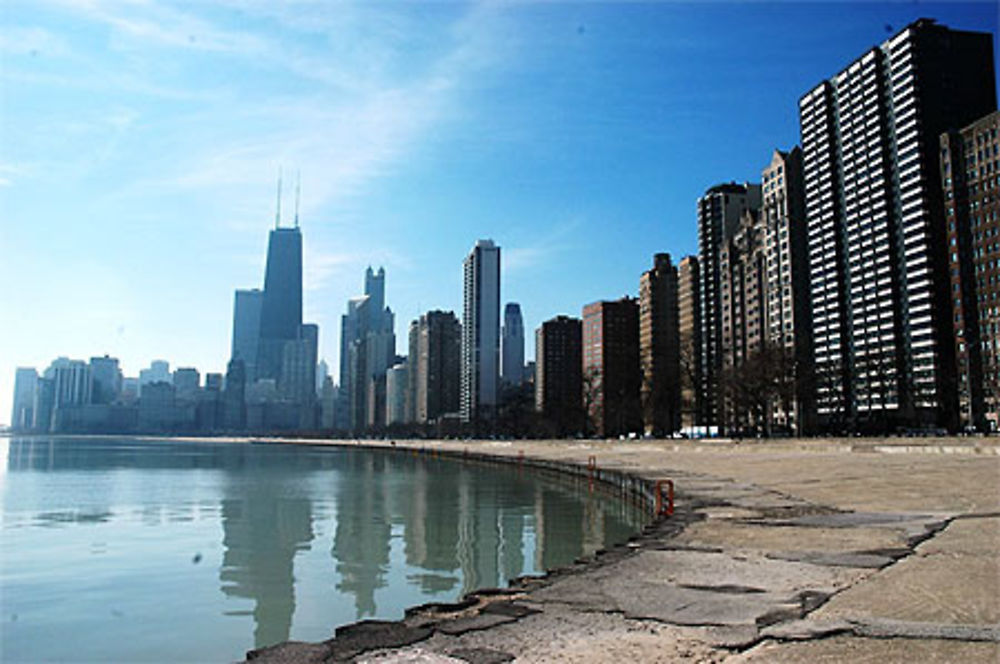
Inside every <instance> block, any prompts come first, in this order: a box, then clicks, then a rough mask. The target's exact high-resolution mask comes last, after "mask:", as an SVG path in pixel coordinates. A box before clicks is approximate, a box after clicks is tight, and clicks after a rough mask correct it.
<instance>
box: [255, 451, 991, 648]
mask: <svg viewBox="0 0 1000 664" xmlns="http://www.w3.org/2000/svg"><path fill="white" fill-rule="evenodd" d="M261 442H265V441H261ZM267 442H273V443H277V444H311V445H313V444H319V445H336V446H355V445H364V446H369V447H375V448H383V447H384V448H389V449H397V450H402V451H416V452H417V453H420V452H421V451H423V452H424V453H431V454H441V455H448V456H457V457H461V455H462V454H463V453H467V452H466V448H468V449H470V450H474V455H475V458H476V459H483V460H484V461H485V462H489V463H495V462H500V463H514V464H517V463H521V464H525V466H526V467H533V468H539V469H542V470H544V471H548V470H552V471H558V472H567V473H569V474H571V475H575V476H576V477H578V478H581V477H582V478H588V477H589V476H590V475H589V472H590V471H588V467H587V466H588V464H590V463H595V462H596V466H597V472H598V473H601V474H602V475H601V477H602V481H603V480H617V481H619V486H621V478H625V477H627V478H631V479H630V480H629V481H631V482H632V483H633V484H634V486H633V490H636V489H638V491H639V492H640V493H641V492H643V491H644V492H645V493H644V495H645V496H647V501H648V500H651V499H652V498H651V496H650V491H651V484H652V483H653V482H655V481H656V480H657V479H661V478H672V479H674V481H675V482H676V483H677V512H676V513H675V515H674V517H672V518H667V519H660V520H656V521H654V522H653V523H651V524H650V525H649V526H647V527H646V528H645V529H644V530H643V531H642V532H641V533H640V534H638V535H637V536H635V537H633V538H632V539H631V540H629V541H628V542H626V543H624V544H623V545H621V546H617V547H613V548H612V549H609V550H607V551H603V552H598V554H597V555H595V556H593V557H591V558H589V559H586V560H579V561H577V562H576V563H574V564H573V565H570V566H569V567H566V568H560V569H557V570H552V571H550V572H549V573H547V574H546V575H545V576H543V577H521V578H519V579H515V580H513V581H512V582H511V584H510V587H509V588H508V589H483V590H480V591H476V592H473V593H470V594H469V595H468V596H466V597H465V598H463V600H460V601H459V602H457V603H454V604H450V605H441V604H430V605H423V606H418V607H413V608H411V609H409V610H407V612H406V615H405V617H404V618H403V619H402V620H399V621H362V622H360V623H353V624H349V625H345V626H342V627H340V628H338V629H337V630H336V632H335V634H334V636H333V638H331V639H330V640H327V641H324V642H322V643H314V644H306V643H296V642H286V643H283V644H279V645H276V646H271V647H269V648H263V649H260V650H255V651H250V652H248V660H252V661H257V662H320V661H357V662H418V661H419V662H442V663H444V662H447V663H455V662H502V661H512V660H513V659H516V661H525V662H532V661H578V662H599V661H608V660H612V659H621V658H627V659H630V660H632V661H653V660H656V661H663V659H666V660H692V661H705V662H721V661H764V660H767V661H810V660H811V659H815V658H817V657H820V656H827V657H829V656H833V657H836V658H842V659H854V660H858V659H864V658H865V657H869V658H871V659H872V660H873V661H874V660H876V659H877V660H879V661H907V660H910V661H912V660H913V659H914V658H917V657H923V658H924V659H927V660H929V661H953V660H955V659H967V660H970V661H996V660H997V659H998V658H1000V607H998V605H1000V587H998V586H1000V444H998V443H1000V441H995V440H994V439H976V438H968V439H966V438H937V439H918V440H914V439H909V438H906V439H805V440H802V439H783V440H780V441H775V440H763V441H758V440H754V441H729V440H721V439H716V440H711V441H648V440H641V441H593V440H587V441H541V442H540V441H425V440H417V441H394V444H391V443H390V442H389V441H357V442H352V441H317V440H313V439H295V440H292V439H274V440H271V439H268V441H267ZM522 454H523V456H521V455H522ZM591 457H593V458H594V461H591ZM640 486H641V487H642V488H638V487H640ZM977 486H978V487H979V490H977V488H976V487H977ZM956 562H957V563H958V564H955V563H956ZM897 577H898V578H897ZM914 588H917V590H914ZM917 595H920V596H921V597H923V599H922V600H919V601H915V600H918V597H917ZM927 597H931V598H934V599H932V600H931V601H928V600H927Z"/></svg>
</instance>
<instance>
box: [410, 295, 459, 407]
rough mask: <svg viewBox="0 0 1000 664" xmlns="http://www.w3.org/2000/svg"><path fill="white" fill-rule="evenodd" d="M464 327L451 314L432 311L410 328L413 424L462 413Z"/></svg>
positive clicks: (414, 322)
mask: <svg viewBox="0 0 1000 664" xmlns="http://www.w3.org/2000/svg"><path fill="white" fill-rule="evenodd" d="M461 346H462V326H461V324H460V323H459V322H458V319H457V318H456V317H455V314H454V313H452V312H450V311H428V312H427V313H426V314H423V315H422V316H421V317H420V318H419V319H417V320H415V321H413V324H412V325H411V326H410V352H411V355H410V360H409V374H410V385H411V387H410V399H411V400H412V401H413V407H412V408H413V421H414V422H417V423H420V424H426V423H428V422H434V421H436V420H438V419H439V418H440V417H441V416H443V415H447V414H455V413H458V412H459V394H460V383H461V381H460V364H461V363H460V358H461Z"/></svg>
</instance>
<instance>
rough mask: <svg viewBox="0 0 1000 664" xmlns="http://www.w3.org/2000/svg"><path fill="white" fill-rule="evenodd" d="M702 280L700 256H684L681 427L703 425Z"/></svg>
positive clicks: (679, 289)
mask: <svg viewBox="0 0 1000 664" xmlns="http://www.w3.org/2000/svg"><path fill="white" fill-rule="evenodd" d="M700 279H701V275H700V272H699V270H698V257H697V256H685V257H684V258H682V259H681V262H680V264H679V265H678V267H677V309H678V314H677V319H678V333H679V334H678V336H679V342H680V352H679V354H680V359H679V362H680V372H681V373H680V385H681V426H682V427H693V426H695V425H698V424H703V421H702V420H701V418H700V417H699V414H700V410H699V404H698V386H699V385H700V384H701V298H700V297H699V294H698V287H699V284H700V283H701V282H700Z"/></svg>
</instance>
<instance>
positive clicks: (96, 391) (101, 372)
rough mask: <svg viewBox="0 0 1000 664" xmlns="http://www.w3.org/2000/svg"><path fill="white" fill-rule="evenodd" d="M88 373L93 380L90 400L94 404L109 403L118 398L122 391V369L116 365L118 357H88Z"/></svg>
mask: <svg viewBox="0 0 1000 664" xmlns="http://www.w3.org/2000/svg"><path fill="white" fill-rule="evenodd" d="M90 375H91V378H92V380H93V381H94V384H93V387H92V390H91V401H92V402H93V403H95V404H109V403H114V402H115V401H117V400H118V397H119V396H120V395H121V392H122V371H121V369H120V368H119V366H118V358H116V357H108V356H107V355H105V356H104V357H92V358H90Z"/></svg>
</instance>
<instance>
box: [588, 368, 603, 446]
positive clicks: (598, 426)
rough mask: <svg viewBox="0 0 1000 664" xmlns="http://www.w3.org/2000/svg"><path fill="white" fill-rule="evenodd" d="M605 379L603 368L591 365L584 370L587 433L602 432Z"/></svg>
mask: <svg viewBox="0 0 1000 664" xmlns="http://www.w3.org/2000/svg"><path fill="white" fill-rule="evenodd" d="M603 397H604V381H603V379H602V376H601V368H600V367H598V366H591V367H587V368H586V369H584V372H583V409H584V415H585V418H584V419H585V420H586V427H587V432H586V433H587V434H591V433H600V432H602V430H603V427H602V422H603V421H604V398H603Z"/></svg>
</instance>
